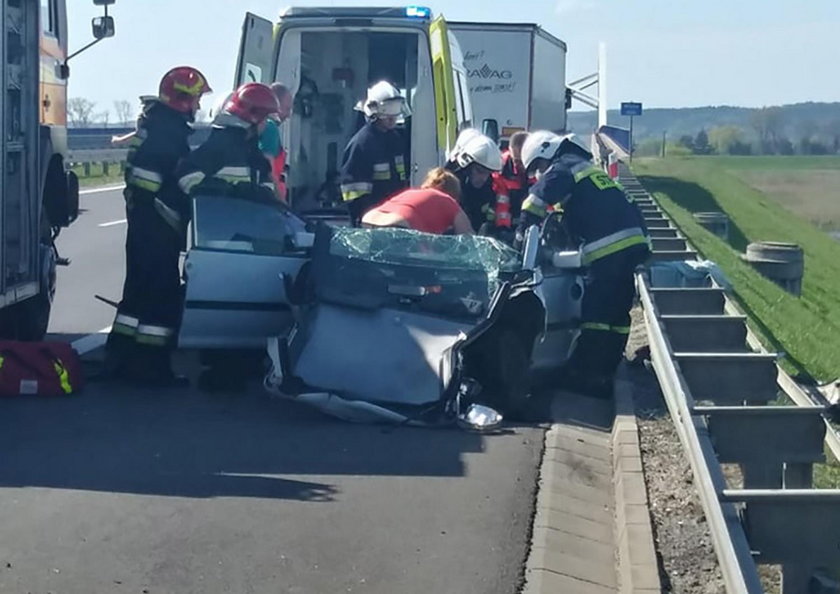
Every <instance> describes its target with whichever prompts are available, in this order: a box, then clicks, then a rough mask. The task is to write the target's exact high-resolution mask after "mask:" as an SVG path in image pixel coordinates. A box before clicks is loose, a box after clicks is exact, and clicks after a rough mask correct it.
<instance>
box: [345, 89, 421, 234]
mask: <svg viewBox="0 0 840 594" xmlns="http://www.w3.org/2000/svg"><path fill="white" fill-rule="evenodd" d="M356 109H358V110H359V111H362V112H364V114H365V119H366V120H367V123H366V124H365V125H364V126H362V128H361V129H360V130H359V131H358V132H357V133H356V134H355V135H354V136H353V138H351V139H350V142H349V143H348V144H347V147H346V148H345V149H344V156H343V158H342V163H341V171H340V174H339V183H340V184H341V197H342V200H343V201H344V204H346V205H347V208H348V210H349V211H350V218H351V221H352V223H353V226H356V227H358V226H359V224H360V223H361V220H362V217H363V216H364V214H365V213H366V212H367V211H368V210H370V209H371V208H373V207H374V206H376V205H377V204H379V203H381V202H382V201H383V200H385V199H386V198H389V197H390V196H393V195H394V194H396V193H398V192H400V191H402V190H404V189H405V188H407V187H408V184H409V176H408V172H407V169H406V162H407V159H406V153H407V149H408V146H407V142H406V140H405V138H404V136H403V135H402V134H401V133H400V131H399V130H397V129H396V126H397V123H398V120H399V119H400V118H401V117H406V116H408V115H410V114H409V109H408V106H407V105H406V103H405V98H403V97H402V96H401V95H400V92H399V90H398V89H397V88H396V87H394V85H392V84H391V83H389V82H386V81H381V82H378V83H376V84H375V85H373V86H372V87H370V88H369V89H368V91H367V97H366V99H365V100H364V102H362V103H360V104H359V105H358V106H357V107H356Z"/></svg>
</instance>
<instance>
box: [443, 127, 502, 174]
mask: <svg viewBox="0 0 840 594" xmlns="http://www.w3.org/2000/svg"><path fill="white" fill-rule="evenodd" d="M455 160H456V162H457V163H458V166H459V167H461V168H464V167H469V166H470V165H472V164H473V163H478V164H479V165H481V166H482V167H485V168H487V169H489V170H490V171H501V170H502V166H503V163H502V151H500V150H499V145H498V144H496V143H495V142H493V140H491V139H490V138H488V137H487V136H485V135H484V134H477V135H475V136H473V137H472V138H470V139H469V140H467V141H466V142H465V143H464V146H463V147H462V148H461V150H459V151H458V154H457V155H456V156H455Z"/></svg>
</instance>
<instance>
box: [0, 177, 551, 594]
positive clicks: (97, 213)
mask: <svg viewBox="0 0 840 594" xmlns="http://www.w3.org/2000/svg"><path fill="white" fill-rule="evenodd" d="M82 206H83V208H84V209H85V212H84V213H83V214H82V216H81V217H80V219H79V220H78V221H77V222H76V223H75V224H74V225H73V226H72V227H71V228H70V229H68V230H66V231H65V232H64V233H63V234H62V236H61V238H60V240H59V248H60V250H61V252H62V255H66V256H68V257H70V258H72V260H73V263H72V266H71V267H69V268H65V269H62V270H61V271H60V278H59V287H58V296H57V299H56V302H55V305H54V316H53V322H52V325H51V332H52V333H53V335H54V336H59V337H68V338H75V337H77V336H79V335H82V334H87V333H92V332H96V331H98V330H100V329H101V328H104V327H106V326H108V325H109V324H110V323H111V321H112V318H113V310H112V309H111V308H109V307H108V306H106V305H105V304H102V303H100V302H97V301H95V300H94V299H93V295H94V294H96V293H99V294H102V295H104V296H107V297H110V298H115V299H116V298H118V297H119V293H120V287H121V280H122V274H123V272H122V271H123V262H122V258H123V254H122V242H123V241H124V233H125V224H120V223H117V222H116V221H119V220H121V219H122V218H124V212H123V205H122V199H121V196H120V195H119V193H118V192H103V193H97V194H86V195H84V196H83V197H82ZM109 223H110V224H109ZM103 225H105V226H103ZM193 359H194V357H193V356H192V355H191V354H189V353H186V354H184V355H182V356H181V357H180V360H179V365H180V366H181V367H182V369H183V370H185V371H187V372H188V373H192V374H194V373H195V369H196V365H195V363H194V362H193ZM0 411H2V412H0V452H2V454H1V455H0V527H2V532H0V534H2V536H0V592H2V593H4V594H5V593H11V594H17V593H21V594H27V593H32V594H35V593H38V594H46V593H47V592H53V593H55V594H74V593H79V594H91V593H99V592H108V593H111V592H114V593H123V592H125V593H138V594H139V593H144V594H146V593H148V594H159V593H164V592H166V593H170V592H171V593H178V594H185V593H192V592H195V593H199V592H201V593H202V594H213V593H217V592H218V593H222V592H230V593H236V594H243V593H258V594H263V593H318V594H321V593H324V594H326V593H332V592H374V593H388V594H394V593H397V592H399V593H406V594H411V593H415V592H416V593H421V592H422V593H424V594H425V593H431V592H433V593H436V594H437V593H453V594H455V593H457V594H471V593H476V594H478V593H482V594H491V593H497V592H498V593H513V592H515V591H516V590H517V586H518V585H519V583H520V580H521V572H522V566H523V563H524V560H525V558H526V555H527V552H528V546H529V545H528V540H529V531H530V521H531V514H532V511H533V504H534V497H535V489H536V482H537V468H538V465H539V461H540V452H541V449H542V439H543V432H542V430H541V429H538V428H530V427H510V428H507V429H505V430H504V431H502V432H500V434H498V435H492V436H478V435H475V434H470V433H465V432H461V431H458V430H421V429H410V428H402V429H383V428H380V427H374V426H362V425H349V424H345V423H341V422H338V421H333V420H330V419H328V418H325V417H323V416H321V415H319V414H318V413H316V412H314V411H311V410H308V409H304V408H301V407H299V406H297V405H295V404H293V403H289V402H284V401H277V400H271V399H269V398H268V397H267V396H266V395H265V393H264V392H263V391H262V389H261V388H260V386H259V385H257V384H256V382H255V385H253V386H251V387H250V388H249V390H248V391H247V392H246V393H241V394H225V395H215V394H214V395H208V394H204V393H201V392H199V391H198V390H195V389H192V390H184V391H169V392H167V391H158V392H150V391H145V392H144V391H138V390H136V389H131V388H126V387H121V386H119V385H106V384H90V385H89V386H88V388H87V389H86V390H85V392H84V393H83V394H82V395H79V396H78V397H72V398H68V399H66V400H38V399H28V400H27V399H9V400H4V401H0Z"/></svg>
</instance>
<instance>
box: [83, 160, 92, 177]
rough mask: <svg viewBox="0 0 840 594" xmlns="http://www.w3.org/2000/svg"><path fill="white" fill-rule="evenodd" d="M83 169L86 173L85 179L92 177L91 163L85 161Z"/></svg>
mask: <svg viewBox="0 0 840 594" xmlns="http://www.w3.org/2000/svg"><path fill="white" fill-rule="evenodd" d="M82 169H83V170H84V172H85V177H90V162H88V161H85V162H84V163H82Z"/></svg>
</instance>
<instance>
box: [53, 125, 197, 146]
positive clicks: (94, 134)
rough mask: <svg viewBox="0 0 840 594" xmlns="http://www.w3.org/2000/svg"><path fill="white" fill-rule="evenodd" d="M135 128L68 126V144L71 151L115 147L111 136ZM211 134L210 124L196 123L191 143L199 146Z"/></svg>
mask: <svg viewBox="0 0 840 594" xmlns="http://www.w3.org/2000/svg"><path fill="white" fill-rule="evenodd" d="M133 130H134V128H101V127H99V128H67V146H68V148H69V149H70V152H74V151H93V150H107V149H113V148H114V146H113V145H112V144H111V138H112V137H114V136H122V135H124V134H128V133H129V132H132V131H133ZM209 135H210V127H209V126H208V125H203V124H202V125H196V126H195V127H194V132H193V134H192V135H191V136H190V145H192V146H198V145H199V144H201V143H202V142H204V141H205V140H206V139H207V137H208V136H209Z"/></svg>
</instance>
